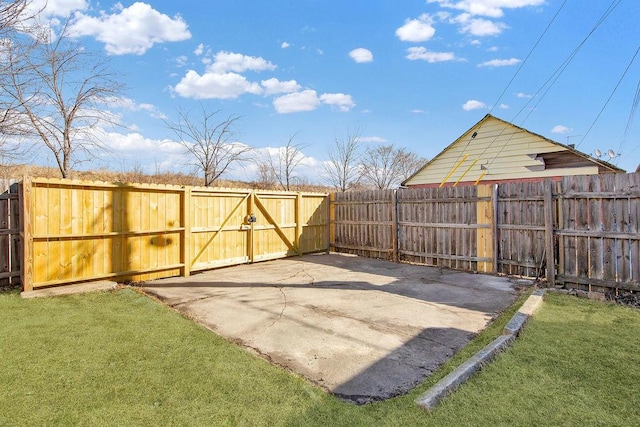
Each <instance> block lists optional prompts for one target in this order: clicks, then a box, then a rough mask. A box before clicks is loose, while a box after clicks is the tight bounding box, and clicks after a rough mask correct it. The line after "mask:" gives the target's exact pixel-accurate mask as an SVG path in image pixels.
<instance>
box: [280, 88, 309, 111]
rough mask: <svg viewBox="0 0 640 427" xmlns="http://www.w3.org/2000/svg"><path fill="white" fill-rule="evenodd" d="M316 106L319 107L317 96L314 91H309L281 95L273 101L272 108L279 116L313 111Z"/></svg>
mask: <svg viewBox="0 0 640 427" xmlns="http://www.w3.org/2000/svg"><path fill="white" fill-rule="evenodd" d="M318 105H320V99H318V94H317V92H316V91H315V90H311V89H307V90H303V91H302V92H295V93H290V94H287V95H282V96H280V97H278V98H275V99H274V100H273V106H274V107H275V108H276V111H277V112H278V113H280V114H287V113H296V112H299V111H313V110H315V109H316V108H318Z"/></svg>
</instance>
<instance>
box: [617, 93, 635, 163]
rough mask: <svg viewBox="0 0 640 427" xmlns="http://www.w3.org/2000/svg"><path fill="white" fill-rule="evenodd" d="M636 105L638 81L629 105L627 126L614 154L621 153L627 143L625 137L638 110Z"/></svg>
mask: <svg viewBox="0 0 640 427" xmlns="http://www.w3.org/2000/svg"><path fill="white" fill-rule="evenodd" d="M638 104H640V81H638V86H636V96H635V98H633V103H632V104H631V111H630V112H629V118H628V119H627V126H625V128H624V134H623V136H622V141H620V145H618V150H617V151H616V153H621V152H622V144H624V143H625V142H627V135H628V134H629V129H631V124H632V123H633V118H634V116H635V115H636V110H637V109H638ZM634 151H635V150H634Z"/></svg>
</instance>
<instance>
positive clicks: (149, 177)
mask: <svg viewBox="0 0 640 427" xmlns="http://www.w3.org/2000/svg"><path fill="white" fill-rule="evenodd" d="M25 175H27V176H31V177H38V178H60V171H59V170H58V169H57V168H52V167H46V166H37V165H27V164H22V165H0V179H6V180H12V179H15V180H20V179H22V178H23V177H24V176H25ZM71 178H72V179H78V180H86V181H104V182H128V183H137V184H165V185H190V186H200V185H202V184H203V179H202V178H201V177H199V176H197V175H195V174H185V173H177V172H157V173H154V174H147V173H144V172H143V171H142V170H141V169H140V168H136V167H134V168H133V169H132V170H129V171H124V172H117V171H112V170H109V169H97V170H89V171H72V172H71ZM216 187H223V188H254V189H258V190H281V189H282V188H280V187H279V186H278V185H275V184H265V183H261V182H256V181H234V180H224V179H223V180H219V181H218V182H217V183H216ZM292 190H293V191H311V192H328V191H331V189H330V188H329V187H326V186H322V185H313V184H310V183H301V184H300V185H296V186H294V187H293V188H292Z"/></svg>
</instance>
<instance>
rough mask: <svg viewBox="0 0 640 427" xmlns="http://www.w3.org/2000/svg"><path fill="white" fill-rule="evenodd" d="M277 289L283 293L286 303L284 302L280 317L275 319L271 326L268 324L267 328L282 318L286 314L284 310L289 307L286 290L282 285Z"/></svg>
mask: <svg viewBox="0 0 640 427" xmlns="http://www.w3.org/2000/svg"><path fill="white" fill-rule="evenodd" d="M277 289H278V290H279V291H280V293H281V294H282V299H283V300H284V303H283V304H282V310H280V315H278V318H277V319H275V320H274V321H273V322H272V323H271V324H270V325H269V326H267V327H266V329H269V328H270V327H272V326H273V325H275V324H276V322H277V321H278V320H280V319H282V315H283V314H284V311H285V310H286V309H287V294H286V293H285V292H284V290H283V289H282V288H281V287H278V288H277Z"/></svg>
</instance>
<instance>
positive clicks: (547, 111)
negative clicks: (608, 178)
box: [36, 0, 640, 183]
mask: <svg viewBox="0 0 640 427" xmlns="http://www.w3.org/2000/svg"><path fill="white" fill-rule="evenodd" d="M36 1H40V0H36ZM612 4H613V5H614V6H615V8H614V9H613V11H611V13H610V14H609V15H608V16H607V18H606V20H604V22H603V23H602V24H601V25H600V26H598V27H597V29H595V31H593V33H592V34H591V36H590V37H588V38H587V40H586V41H585V42H584V44H583V45H582V47H581V48H580V50H579V51H578V52H577V54H576V55H575V56H574V57H573V59H572V60H571V62H570V63H568V65H567V66H566V68H564V70H563V72H562V73H561V74H559V76H558V78H557V80H556V81H555V83H554V84H553V85H552V86H550V87H549V86H548V85H545V82H547V81H548V80H549V79H550V78H553V76H554V73H555V72H556V70H558V69H559V67H561V65H562V64H563V63H564V62H565V61H566V60H567V58H569V57H570V55H571V54H572V52H573V51H574V50H575V49H576V48H578V46H579V45H580V44H581V43H582V41H583V40H584V39H585V38H586V37H587V35H588V34H589V33H590V32H591V31H592V29H593V28H594V26H595V25H596V23H597V22H598V20H600V19H601V18H602V17H603V15H604V14H605V12H606V11H607V9H608V8H609V7H610V5H612ZM45 13H47V14H48V15H49V17H58V18H64V17H66V16H72V23H73V29H74V31H75V33H76V34H77V35H78V37H79V40H80V41H81V43H82V44H84V45H86V46H87V48H89V49H91V50H95V51H98V52H101V54H103V55H106V56H108V58H109V61H110V64H111V67H112V68H113V69H114V70H116V71H117V72H118V73H120V74H121V75H122V79H123V82H124V83H125V84H126V85H127V86H128V89H127V90H126V91H125V92H124V93H123V94H122V95H123V98H122V99H120V100H118V101H117V102H114V103H113V105H111V106H110V107H109V108H111V109H112V110H113V112H115V113H117V114H118V115H119V116H120V119H121V122H122V124H123V125H124V126H126V127H124V128H114V129H104V130H103V132H104V134H103V135H102V138H103V140H104V142H105V143H106V144H107V145H109V146H110V147H112V151H111V153H109V154H104V155H100V156H99V159H97V160H96V161H94V162H93V163H92V164H91V165H84V166H83V167H85V168H86V167H108V168H111V169H115V170H127V169H130V168H132V167H133V166H136V167H142V168H143V169H145V170H146V171H149V172H153V171H155V170H171V171H188V170H189V167H188V165H187V164H186V163H187V161H185V159H184V157H183V156H182V151H181V148H180V146H179V145H177V144H176V143H175V141H173V138H175V136H174V134H173V133H172V132H171V131H170V130H168V129H167V128H166V125H165V124H164V122H163V119H165V120H168V121H173V120H175V119H176V113H177V111H178V109H183V110H192V109H197V108H199V104H200V103H201V104H202V105H203V106H204V107H205V108H206V109H207V110H210V111H216V110H221V117H222V115H224V116H228V115H231V114H234V115H239V116H241V119H240V120H239V121H238V122H237V126H236V131H237V135H236V137H237V140H238V141H239V142H241V143H244V144H247V145H250V146H252V147H255V148H256V149H257V152H256V153H257V154H256V155H265V153H267V152H269V150H271V151H273V150H274V149H276V148H277V147H280V146H282V145H284V144H286V142H287V141H288V139H289V138H290V137H291V136H292V135H294V134H295V135H296V137H295V140H294V142H295V143H298V144H300V145H303V146H304V147H305V148H304V149H303V153H304V155H305V160H304V162H303V167H302V168H301V169H300V170H299V174H300V175H302V176H305V177H306V178H307V179H309V180H311V181H314V182H317V183H321V178H320V177H321V175H322V162H323V161H324V160H326V157H327V150H328V149H329V147H330V146H331V145H332V144H333V141H334V139H335V137H336V136H337V137H343V136H344V135H346V134H347V133H348V132H353V130H354V129H358V130H359V133H360V135H361V137H362V141H363V143H364V144H372V145H375V144H390V143H393V144H395V145H397V146H399V147H405V148H407V149H409V150H412V151H414V152H416V153H417V154H419V155H420V156H422V157H425V158H432V157H433V156H435V155H436V154H438V153H439V152H440V151H441V150H442V149H443V148H445V147H446V146H447V145H449V144H450V143H451V142H452V141H453V140H455V139H456V138H457V137H458V136H460V135H461V134H462V133H463V132H465V131H466V130H467V129H468V128H470V127H471V126H472V125H473V124H475V123H476V122H477V121H479V120H480V119H482V117H484V115H485V114H487V113H491V114H493V115H495V116H497V117H499V118H501V119H504V120H507V121H512V122H513V123H515V124H517V125H519V126H522V127H525V128H527V129H529V130H531V131H533V132H535V133H538V134H541V135H543V136H545V137H548V138H550V139H553V140H555V141H558V142H562V143H572V144H576V146H577V148H578V149H579V150H581V151H583V152H585V153H593V152H594V150H595V149H599V150H601V151H602V152H606V151H607V150H609V149H612V150H613V151H615V152H616V153H620V155H619V156H618V157H616V158H613V159H612V160H611V162H612V163H614V164H617V165H618V166H620V167H622V168H624V169H627V170H628V171H633V170H635V168H636V166H637V165H638V164H639V163H640V148H638V147H639V142H640V141H639V139H640V123H639V122H640V118H638V117H636V120H635V121H633V122H632V125H631V127H629V128H627V123H628V122H629V118H630V114H631V113H632V105H633V101H634V97H635V94H636V90H637V86H638V83H639V78H640V58H637V59H636V60H635V62H632V63H631V60H632V57H633V56H634V54H635V53H636V51H637V49H638V47H639V46H640V33H639V32H638V27H637V23H638V22H639V21H640V7H638V4H637V1H636V0H622V1H619V0H616V1H613V2H610V1H608V0H568V1H566V2H565V1H564V0H415V1H413V0H403V1H391V0H379V1H363V0H350V1H338V0H333V1H329V0H324V1H322V0H298V1H291V0H289V1H282V0H269V1H261V0H245V1H215V0H209V1H205V0H198V1H181V2H179V1H147V2H135V3H134V2H119V3H115V2H109V1H102V2H93V1H85V0H49V2H48V6H47V9H46V12H45ZM556 14H557V17H556V18H555V20H554V21H553V23H552V19H553V17H554V15H556ZM550 24H551V25H550ZM549 25H550V26H549ZM547 26H549V28H548V30H547V32H546V33H545V34H544V36H543V37H542V39H540V41H539V43H538V45H537V46H536V48H535V49H534V50H532V48H533V47H534V45H535V44H536V42H537V41H538V39H539V38H540V37H541V35H542V34H543V31H545V28H546V27H547ZM639 56H640V55H639ZM525 59H526V62H525ZM630 63H631V66H630V67H629V68H628V71H627V73H626V76H625V77H624V78H623V79H622V80H620V79H621V78H622V75H623V73H624V72H625V69H627V67H628V65H629V64H630ZM516 73H517V74H516ZM509 82H511V83H510V84H509ZM618 84H619V86H618V88H617V90H615V92H614V88H615V87H616V85H618ZM612 93H613V95H612ZM501 94H502V96H501ZM609 98H610V100H609V101H608V104H607V106H606V108H604V110H603V107H604V106H605V103H607V100H608V99H609ZM601 110H602V113H601ZM600 113H601V114H600ZM599 114H600V116H599V118H598V120H597V121H595V120H596V117H597V116H598V115H599ZM594 121H595V124H593V123H594ZM592 124H593V127H592ZM590 127H591V130H590V131H589V128H590ZM625 129H626V133H625ZM603 158H604V159H605V160H608V156H606V155H605V156H604V157H603ZM40 162H41V163H46V164H49V165H53V164H54V163H53V160H52V159H48V160H47V159H44V158H41V160H40ZM229 177H230V178H241V179H246V180H253V179H255V178H256V176H255V170H254V167H253V166H246V167H244V168H238V169H236V170H234V171H232V173H231V175H229Z"/></svg>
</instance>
